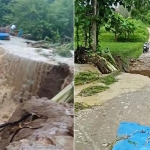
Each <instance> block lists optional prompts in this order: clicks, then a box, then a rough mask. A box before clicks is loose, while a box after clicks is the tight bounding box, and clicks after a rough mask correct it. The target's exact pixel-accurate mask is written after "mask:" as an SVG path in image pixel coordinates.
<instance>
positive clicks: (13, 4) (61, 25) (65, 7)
mask: <svg viewBox="0 0 150 150" xmlns="http://www.w3.org/2000/svg"><path fill="white" fill-rule="evenodd" d="M0 1H1V0H0ZM7 1H10V0H7ZM3 5H6V4H3ZM0 7H1V4H0ZM2 7H3V6H2ZM3 8H4V7H3ZM7 9H8V10H9V11H10V12H9V13H6V14H3V17H2V18H3V22H5V23H7V24H12V23H14V22H15V24H16V25H17V28H18V29H23V32H24V33H27V34H32V36H33V40H41V39H44V38H45V37H49V39H50V40H51V41H53V42H58V41H59V40H60V39H62V38H64V37H65V36H67V37H69V38H72V37H73V2H70V0H13V1H10V2H9V4H8V5H7ZM5 12H6V11H5ZM1 14H2V13H1Z"/></svg>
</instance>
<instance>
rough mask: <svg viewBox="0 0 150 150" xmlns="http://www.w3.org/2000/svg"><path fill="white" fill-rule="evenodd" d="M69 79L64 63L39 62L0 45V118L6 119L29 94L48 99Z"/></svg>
mask: <svg viewBox="0 0 150 150" xmlns="http://www.w3.org/2000/svg"><path fill="white" fill-rule="evenodd" d="M72 80H73V70H72V69H71V67H69V66H68V65H67V64H60V63H51V64H50V63H47V62H44V61H43V62H39V61H36V60H32V59H28V58H25V57H20V56H17V55H14V54H10V53H9V52H6V51H5V50H4V49H0V89H1V90H0V121H1V122H2V121H5V120H8V118H9V117H10V116H11V114H12V113H13V111H14V110H15V108H16V107H17V104H19V103H20V102H23V101H26V100H29V99H30V98H31V96H37V97H40V98H41V97H47V98H49V99H51V98H52V97H53V96H55V95H56V94H57V93H59V92H60V91H61V90H62V89H63V88H64V87H65V86H66V85H68V84H69V83H70V82H71V81H72ZM1 122H0V123H1Z"/></svg>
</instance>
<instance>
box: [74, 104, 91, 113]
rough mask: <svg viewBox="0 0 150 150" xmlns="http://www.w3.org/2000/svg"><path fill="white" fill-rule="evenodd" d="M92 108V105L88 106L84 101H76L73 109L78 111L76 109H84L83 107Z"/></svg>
mask: <svg viewBox="0 0 150 150" xmlns="http://www.w3.org/2000/svg"><path fill="white" fill-rule="evenodd" d="M91 108H92V106H90V105H88V104H86V103H83V102H82V103H79V102H76V103H75V104H74V110H75V112H78V111H80V110H84V109H91Z"/></svg>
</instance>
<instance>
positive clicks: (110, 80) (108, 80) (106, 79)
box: [100, 72, 119, 85]
mask: <svg viewBox="0 0 150 150" xmlns="http://www.w3.org/2000/svg"><path fill="white" fill-rule="evenodd" d="M118 74H119V72H116V73H112V74H110V75H107V76H105V77H102V78H100V82H102V83H104V84H105V85H111V84H113V83H114V82H117V81H118V80H117V79H116V78H115V77H116V76H117V75H118Z"/></svg>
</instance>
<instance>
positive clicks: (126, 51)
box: [99, 20, 149, 59]
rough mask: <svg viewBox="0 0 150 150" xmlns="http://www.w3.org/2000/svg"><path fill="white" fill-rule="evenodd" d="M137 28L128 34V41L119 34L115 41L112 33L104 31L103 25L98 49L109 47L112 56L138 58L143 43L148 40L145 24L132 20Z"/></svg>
mask: <svg viewBox="0 0 150 150" xmlns="http://www.w3.org/2000/svg"><path fill="white" fill-rule="evenodd" d="M134 23H135V24H136V26H137V29H136V31H135V33H134V34H132V35H131V36H130V39H129V41H128V42H126V41H125V40H124V37H123V36H121V37H120V38H119V39H118V40H119V42H116V41H115V40H114V34H113V33H109V32H106V31H105V29H104V27H102V28H101V30H100V33H101V34H100V36H99V38H100V49H106V48H109V49H110V51H111V53H112V56H116V55H119V56H122V58H129V59H130V58H138V57H139V56H140V55H141V54H142V48H143V43H144V42H145V41H148V36H149V33H148V30H147V28H146V25H145V24H144V23H142V22H141V21H139V20H134Z"/></svg>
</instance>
